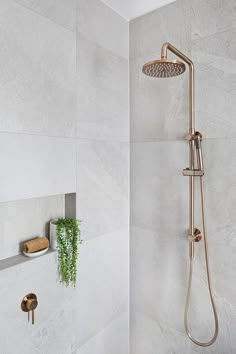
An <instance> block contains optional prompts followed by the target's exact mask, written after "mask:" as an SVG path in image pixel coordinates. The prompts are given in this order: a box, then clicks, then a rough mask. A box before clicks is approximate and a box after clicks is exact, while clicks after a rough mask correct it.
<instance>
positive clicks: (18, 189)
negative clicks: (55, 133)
mask: <svg viewBox="0 0 236 354" xmlns="http://www.w3.org/2000/svg"><path fill="white" fill-rule="evenodd" d="M0 165H1V169H2V174H1V178H0V180H1V190H0V202H4V201H10V200H19V199H28V198H36V197H42V196H48V195H56V194H65V193H74V192H75V190H76V141H75V139H69V138H61V137H47V136H38V135H28V134H15V133H0Z"/></svg>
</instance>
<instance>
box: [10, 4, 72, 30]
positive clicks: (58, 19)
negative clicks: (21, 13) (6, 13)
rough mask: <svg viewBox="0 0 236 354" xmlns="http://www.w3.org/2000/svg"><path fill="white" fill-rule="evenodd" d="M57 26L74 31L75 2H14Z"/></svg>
mask: <svg viewBox="0 0 236 354" xmlns="http://www.w3.org/2000/svg"><path fill="white" fill-rule="evenodd" d="M15 2H17V3H18V4H21V5H23V6H25V7H27V8H29V9H31V10H32V11H35V12H38V13H39V14H41V15H42V16H45V17H47V18H49V19H50V20H52V21H53V22H55V23H58V24H59V25H62V26H64V27H66V28H68V29H70V30H75V24H76V0H50V1H48V0H15Z"/></svg>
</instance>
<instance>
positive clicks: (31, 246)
mask: <svg viewBox="0 0 236 354" xmlns="http://www.w3.org/2000/svg"><path fill="white" fill-rule="evenodd" d="M48 247H49V241H48V239H47V237H38V238H35V239H33V240H29V241H27V242H25V243H24V246H23V249H24V252H26V253H33V252H37V251H41V250H43V249H44V248H48Z"/></svg>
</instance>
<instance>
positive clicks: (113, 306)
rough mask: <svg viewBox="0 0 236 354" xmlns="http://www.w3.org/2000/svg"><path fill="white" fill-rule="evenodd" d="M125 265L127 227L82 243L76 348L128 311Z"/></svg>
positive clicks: (127, 266) (75, 323) (76, 311)
mask: <svg viewBox="0 0 236 354" xmlns="http://www.w3.org/2000/svg"><path fill="white" fill-rule="evenodd" d="M82 238H83V235H82ZM128 268H129V235H128V229H127V228H123V229H120V230H118V231H116V232H113V233H112V234H108V235H104V236H100V237H96V238H94V239H92V240H89V241H86V242H84V243H83V245H82V247H81V252H80V259H79V264H78V275H79V279H78V286H77V288H78V296H77V299H75V302H74V303H73V306H74V311H75V317H76V319H75V322H74V327H75V328H76V331H77V333H78V336H77V344H76V345H77V348H79V347H81V346H83V345H85V349H86V348H87V345H86V344H85V343H87V342H88V341H89V340H90V338H92V337H93V336H95V335H96V334H97V333H98V332H100V331H101V330H102V329H103V328H104V327H106V326H107V325H108V324H110V323H111V322H112V321H113V320H115V319H117V317H119V316H120V315H121V314H122V313H124V312H127V311H128V296H129V295H128V282H129V274H128ZM126 326H127V325H126ZM92 345H93V344H91V351H93V350H94V349H92V348H93V347H92ZM104 345H106V344H104ZM114 347H115V345H114ZM109 348H110V344H109ZM85 349H84V350H85ZM86 350H87V349H86ZM114 350H115V349H114ZM82 353H83V352H82ZM86 353H87V351H86ZM101 354H103V353H101Z"/></svg>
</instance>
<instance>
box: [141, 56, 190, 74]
mask: <svg viewBox="0 0 236 354" xmlns="http://www.w3.org/2000/svg"><path fill="white" fill-rule="evenodd" d="M184 72H185V64H184V63H182V62H181V61H178V60H168V59H164V58H162V59H159V60H154V61H150V62H149V63H146V64H144V65H143V73H144V74H146V75H148V76H152V77H160V78H166V77H173V76H178V75H181V74H183V73H184Z"/></svg>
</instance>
